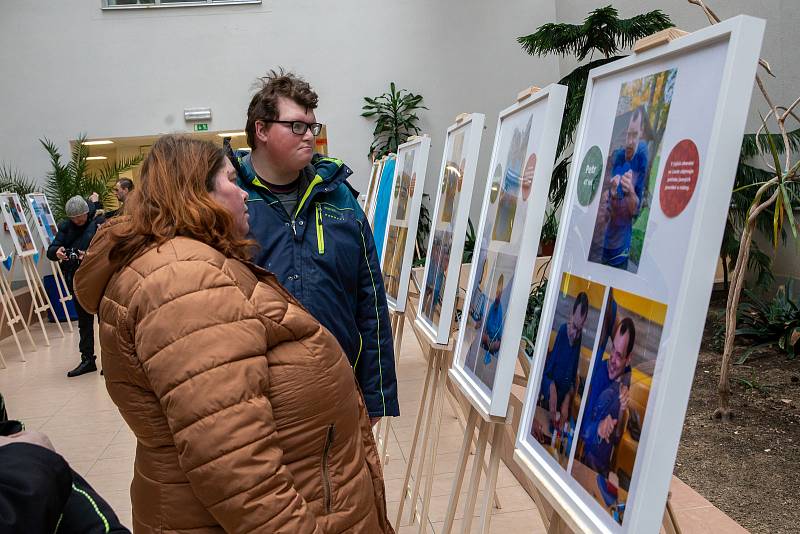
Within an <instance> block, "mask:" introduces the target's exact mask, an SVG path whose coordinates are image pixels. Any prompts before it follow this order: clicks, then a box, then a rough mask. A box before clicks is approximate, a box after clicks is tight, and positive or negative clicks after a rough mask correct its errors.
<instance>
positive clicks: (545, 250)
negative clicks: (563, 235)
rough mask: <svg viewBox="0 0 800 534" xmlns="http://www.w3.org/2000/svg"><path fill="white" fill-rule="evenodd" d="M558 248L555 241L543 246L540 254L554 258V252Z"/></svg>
mask: <svg viewBox="0 0 800 534" xmlns="http://www.w3.org/2000/svg"><path fill="white" fill-rule="evenodd" d="M555 248H556V242H555V241H547V242H546V243H542V244H541V249H542V252H541V253H540V254H539V255H540V256H552V255H553V251H554V250H555Z"/></svg>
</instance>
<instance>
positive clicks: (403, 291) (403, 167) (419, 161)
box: [381, 136, 431, 312]
mask: <svg viewBox="0 0 800 534" xmlns="http://www.w3.org/2000/svg"><path fill="white" fill-rule="evenodd" d="M430 148H431V138H430V137H428V136H422V137H417V138H416V139H413V140H411V141H408V142H406V143H403V144H402V145H400V146H399V147H397V160H396V162H395V167H394V179H393V180H392V195H391V199H390V202H389V213H388V217H387V224H386V233H385V235H384V240H383V254H381V271H382V272H383V284H384V287H385V289H386V302H387V304H388V305H389V309H390V310H391V311H393V312H404V311H405V310H406V297H407V296H408V282H409V277H410V276H411V263H412V262H413V260H414V242H415V241H416V239H417V226H418V223H419V209H420V206H421V205H422V193H423V189H424V187H425V172H426V169H427V167H428V153H429V152H430Z"/></svg>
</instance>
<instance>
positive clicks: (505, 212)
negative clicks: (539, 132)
mask: <svg viewBox="0 0 800 534" xmlns="http://www.w3.org/2000/svg"><path fill="white" fill-rule="evenodd" d="M532 128H533V117H530V118H528V122H527V124H526V125H525V126H524V127H523V128H522V129H519V128H514V133H513V134H512V138H511V147H510V148H509V150H508V153H507V157H506V165H505V169H506V172H505V175H504V176H503V180H502V183H501V184H500V191H499V203H498V206H497V213H496V215H495V221H494V227H493V232H492V239H493V240H495V241H505V242H509V241H511V232H512V231H513V229H514V218H515V217H516V214H517V204H518V202H519V192H520V185H521V184H522V166H523V165H524V164H525V161H526V156H527V155H528V144H529V141H530V138H531V129H532Z"/></svg>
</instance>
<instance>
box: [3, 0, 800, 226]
mask: <svg viewBox="0 0 800 534" xmlns="http://www.w3.org/2000/svg"><path fill="white" fill-rule="evenodd" d="M606 4H607V2H605V1H603V2H599V1H591V0H569V1H563V0H562V1H558V0H504V1H503V2H487V1H485V0H435V1H430V0H396V1H395V2H391V3H389V2H379V1H374V0H373V1H367V0H338V1H336V2H326V1H319V0H318V1H312V0H264V3H263V4H261V5H245V6H213V7H200V8H172V9H147V10H116V11H103V10H101V9H100V5H101V0H70V1H67V2H64V1H55V0H39V1H37V2H32V1H30V0H3V2H2V6H0V73H2V83H0V162H6V163H10V164H12V165H14V166H16V167H19V168H20V170H22V171H24V172H25V173H26V174H28V175H29V176H31V177H33V178H35V179H37V180H40V181H43V180H44V176H45V173H46V172H47V170H48V160H47V158H46V156H45V153H44V151H43V149H42V148H41V147H40V145H39V143H38V139H39V138H40V137H43V136H47V137H49V138H51V139H52V140H54V141H56V142H57V143H58V144H59V145H60V146H61V147H62V149H63V150H64V151H65V152H66V151H67V149H68V140H69V139H74V138H75V137H76V135H77V134H78V133H79V132H85V133H87V134H88V135H89V136H90V137H95V138H96V137H106V136H110V137H118V136H138V135H152V134H157V133H167V132H175V131H188V127H187V126H190V125H187V124H186V123H185V122H184V120H183V108H185V107H193V106H209V107H211V108H212V110H213V116H214V118H213V120H212V121H211V122H210V128H211V129H213V130H229V129H231V130H233V129H241V128H242V127H243V126H244V121H245V113H246V108H247V104H248V102H249V99H250V95H251V86H252V83H253V81H254V80H255V78H256V77H257V76H258V75H260V74H263V73H264V72H265V71H266V70H267V69H269V68H271V67H275V66H279V65H282V66H284V67H287V68H289V69H293V70H295V71H297V72H299V73H301V74H303V75H305V77H306V78H307V79H308V80H309V81H310V82H311V83H312V85H313V86H314V87H315V89H316V90H317V92H318V93H319V94H320V102H321V104H320V108H319V110H318V117H319V119H320V120H321V121H323V122H326V123H327V124H328V135H329V146H330V150H331V153H332V154H334V155H336V156H337V157H339V158H341V159H343V160H345V161H346V162H347V163H348V165H350V166H351V167H352V168H353V169H354V171H355V175H354V177H353V178H352V183H353V185H354V186H355V187H356V188H359V189H363V188H364V187H365V184H366V179H367V173H368V170H369V165H368V161H367V158H366V153H367V150H368V148H369V145H370V141H371V132H372V123H371V122H370V121H368V120H366V119H363V118H362V117H360V112H361V105H362V103H363V97H364V96H376V95H378V94H380V93H382V92H384V91H385V90H386V89H387V88H388V84H389V82H390V81H395V82H396V83H397V84H398V86H399V87H403V88H407V89H410V90H412V91H413V92H416V93H420V94H422V95H423V96H424V97H425V104H426V105H427V106H428V107H429V108H430V110H429V111H423V112H422V117H423V121H422V127H423V130H424V131H425V132H427V133H429V134H430V135H431V137H432V141H433V145H432V150H431V155H430V161H429V165H428V184H427V187H425V190H426V191H427V192H429V193H433V191H435V187H434V181H435V180H436V178H438V172H439V166H440V163H441V157H442V148H443V141H444V132H445V129H446V128H447V126H448V125H449V124H451V123H452V121H453V119H454V118H455V116H456V115H457V114H458V113H461V112H473V111H477V112H482V113H484V114H486V125H487V127H486V130H485V132H484V138H483V143H482V152H481V159H480V161H479V165H478V175H477V183H476V192H477V193H476V195H475V198H474V199H473V203H472V210H471V213H472V219H473V221H474V222H475V225H476V226H477V223H478V217H479V216H478V213H479V210H480V202H481V200H482V192H483V187H484V185H485V181H486V176H487V169H488V163H489V161H488V160H489V157H490V151H491V144H492V141H493V138H494V130H495V126H496V121H497V114H498V112H499V111H500V110H501V109H503V108H505V107H507V106H508V105H510V104H511V103H512V102H513V101H514V98H515V96H516V94H517V92H518V91H519V90H521V89H523V88H525V87H527V86H529V85H532V84H536V85H540V86H544V85H547V84H548V83H551V82H554V81H557V80H558V78H560V77H561V76H562V75H564V74H566V73H568V72H569V71H570V70H571V69H572V68H573V67H574V65H575V63H574V61H571V60H569V59H565V60H564V59H562V60H559V59H558V58H556V57H548V58H535V57H531V56H528V55H527V54H525V53H524V52H523V51H522V49H521V48H520V47H519V45H518V44H517V43H516V38H517V37H518V36H520V35H525V34H528V33H531V32H533V31H535V30H536V28H538V27H539V26H540V25H541V24H544V23H546V22H553V21H556V20H558V21H560V22H580V21H582V20H583V18H584V17H585V16H586V13H587V12H588V11H589V10H591V9H594V8H596V7H600V6H602V5H606ZM614 4H615V5H616V6H618V8H619V9H620V12H621V14H622V15H623V16H631V15H633V14H636V13H641V12H643V11H645V10H650V9H656V8H659V7H660V8H662V9H664V10H665V11H666V12H667V13H668V14H670V16H672V17H673V20H674V21H675V22H676V24H677V25H678V26H679V27H682V28H684V29H686V30H694V29H697V28H699V27H701V26H703V25H704V24H705V21H704V18H703V16H702V14H701V13H700V11H699V10H697V9H696V8H694V7H693V6H691V5H689V4H688V3H686V2H685V1H684V0H671V1H668V2H665V1H664V0H661V1H658V0H637V1H633V0H618V1H615V2H614ZM715 4H717V5H716V6H715V7H716V8H717V9H718V12H719V13H720V15H721V16H723V17H728V16H732V15H734V14H737V13H741V12H744V13H750V14H754V15H757V16H762V17H766V18H767V19H768V26H767V39H766V43H765V47H764V56H765V57H767V59H768V60H769V61H770V62H771V63H772V65H773V67H774V68H775V71H776V73H777V74H778V76H779V79H778V80H776V81H769V82H768V83H769V84H770V86H771V87H774V88H776V91H775V92H774V96H775V97H776V99H777V100H779V101H782V102H786V101H787V100H788V99H789V98H790V97H791V96H792V95H793V94H794V93H798V94H800V91H798V89H797V88H798V87H800V67H798V66H797V62H796V61H793V59H794V58H793V54H794V53H795V52H796V50H797V49H798V46H797V45H798V44H800V43H798V37H797V33H796V27H797V26H798V24H800V2H798V1H797V0H761V1H753V0H749V1H748V0H725V1H721V0H720V1H717V2H715ZM754 102H758V103H759V106H760V107H758V109H762V110H763V109H764V107H763V105H760V102H761V101H760V99H759V97H758V96H755V97H754ZM755 109H756V108H755V107H754V111H753V113H752V114H751V115H752V117H757V113H756V111H755ZM751 124H755V123H754V122H753V121H752V120H751ZM431 204H432V203H431Z"/></svg>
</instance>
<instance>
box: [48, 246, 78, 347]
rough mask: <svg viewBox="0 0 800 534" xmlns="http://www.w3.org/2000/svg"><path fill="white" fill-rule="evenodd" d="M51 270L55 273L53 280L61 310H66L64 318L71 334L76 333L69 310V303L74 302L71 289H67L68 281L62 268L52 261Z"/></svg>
mask: <svg viewBox="0 0 800 534" xmlns="http://www.w3.org/2000/svg"><path fill="white" fill-rule="evenodd" d="M50 269H51V270H52V271H53V278H54V279H55V282H56V288H57V289H58V300H59V301H60V302H61V308H62V309H63V310H64V318H65V319H66V321H67V326H69V331H70V332H74V331H75V328H74V327H73V326H72V319H70V316H69V309H68V308H67V301H68V300H72V295H70V293H69V289H68V288H67V279H66V278H64V273H63V272H62V271H61V266H60V265H59V264H58V263H57V262H54V261H51V262H50Z"/></svg>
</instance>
